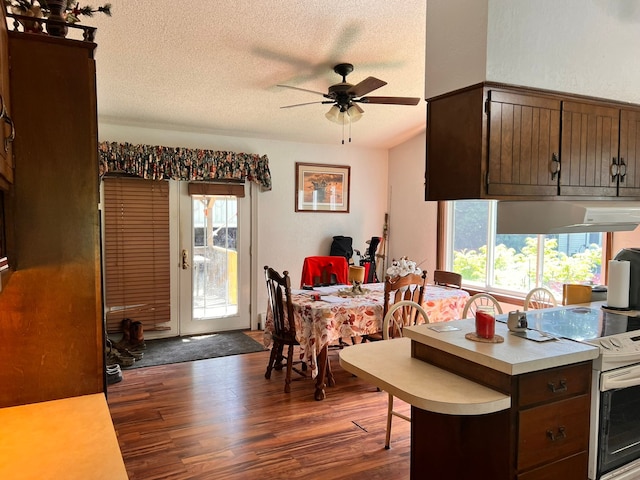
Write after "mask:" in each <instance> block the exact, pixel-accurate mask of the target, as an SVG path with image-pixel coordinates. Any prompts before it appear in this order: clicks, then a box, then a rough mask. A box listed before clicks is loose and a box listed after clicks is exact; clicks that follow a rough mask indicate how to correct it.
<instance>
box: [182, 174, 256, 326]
mask: <svg viewBox="0 0 640 480" xmlns="http://www.w3.org/2000/svg"><path fill="white" fill-rule="evenodd" d="M179 189H180V193H179V197H180V200H179V203H180V214H179V218H180V220H179V223H180V234H179V240H178V243H179V248H180V255H179V258H178V263H179V274H178V279H179V285H180V286H179V292H180V295H179V305H180V306H179V330H180V334H181V335H187V334H197V333H206V332H218V331H224V330H239V329H248V328H250V310H249V305H250V238H251V235H250V230H251V221H250V218H251V215H250V213H251V212H250V210H251V198H250V193H251V189H250V187H247V188H246V189H245V190H246V192H247V195H245V196H244V197H243V196H235V195H226V194H213V195H212V194H208V193H207V194H205V193H194V192H193V191H192V192H191V194H190V192H189V190H188V184H187V182H180V185H179Z"/></svg>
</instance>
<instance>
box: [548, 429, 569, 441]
mask: <svg viewBox="0 0 640 480" xmlns="http://www.w3.org/2000/svg"><path fill="white" fill-rule="evenodd" d="M547 437H548V438H549V440H551V441H552V442H555V441H556V440H560V439H563V438H567V432H566V430H565V428H564V427H558V433H553V430H547Z"/></svg>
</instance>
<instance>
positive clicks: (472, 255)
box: [453, 237, 602, 293]
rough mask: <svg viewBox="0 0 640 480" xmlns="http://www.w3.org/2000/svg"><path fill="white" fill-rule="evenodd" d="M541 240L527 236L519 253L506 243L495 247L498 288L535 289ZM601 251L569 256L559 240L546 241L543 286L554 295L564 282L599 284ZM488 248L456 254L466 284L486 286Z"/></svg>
mask: <svg viewBox="0 0 640 480" xmlns="http://www.w3.org/2000/svg"><path fill="white" fill-rule="evenodd" d="M537 250H538V239H537V238H536V237H527V238H526V239H525V245H524V246H523V247H522V248H521V249H520V250H519V251H517V250H516V249H515V248H509V247H507V246H505V245H504V244H499V245H497V246H496V249H495V253H494V259H493V261H494V265H493V270H494V279H493V280H492V281H490V282H489V283H491V284H492V285H495V286H497V287H499V288H507V289H514V290H520V291H523V292H526V291H528V290H530V289H531V288H533V287H535V286H536V270H537V253H538V252H537ZM601 259H602V248H601V247H600V246H598V245H596V244H591V245H589V246H588V247H587V248H585V249H584V250H583V251H581V252H577V253H574V254H573V255H567V254H566V253H564V252H561V251H558V240H557V239H556V238H545V240H544V267H543V271H542V286H545V287H547V288H550V289H551V290H553V291H554V292H557V293H559V292H561V291H562V284H563V283H583V282H591V283H594V284H597V283H600V272H601V268H600V266H601V261H602V260H601ZM486 267H487V246H486V245H483V246H481V247H479V248H478V249H463V250H460V251H454V252H453V270H454V271H455V272H458V273H460V274H462V278H463V279H464V280H466V281H470V282H476V283H481V284H485V282H486Z"/></svg>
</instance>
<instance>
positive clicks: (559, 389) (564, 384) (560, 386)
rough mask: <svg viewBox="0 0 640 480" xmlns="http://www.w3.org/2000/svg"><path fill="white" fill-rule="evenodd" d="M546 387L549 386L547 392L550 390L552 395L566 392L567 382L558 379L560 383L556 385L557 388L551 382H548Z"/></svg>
mask: <svg viewBox="0 0 640 480" xmlns="http://www.w3.org/2000/svg"><path fill="white" fill-rule="evenodd" d="M547 385H548V386H549V390H551V392H552V393H558V392H566V391H567V381H566V380H565V379H564V378H561V379H560V382H559V383H558V385H557V386H556V384H555V383H553V382H549V383H548V384H547Z"/></svg>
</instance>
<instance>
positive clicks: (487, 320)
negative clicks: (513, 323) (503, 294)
mask: <svg viewBox="0 0 640 480" xmlns="http://www.w3.org/2000/svg"><path fill="white" fill-rule="evenodd" d="M495 333H496V318H495V316H494V313H493V307H484V306H481V307H478V310H476V335H477V336H478V337H481V338H489V339H490V338H493V336H494V335H495Z"/></svg>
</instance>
